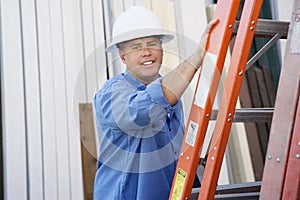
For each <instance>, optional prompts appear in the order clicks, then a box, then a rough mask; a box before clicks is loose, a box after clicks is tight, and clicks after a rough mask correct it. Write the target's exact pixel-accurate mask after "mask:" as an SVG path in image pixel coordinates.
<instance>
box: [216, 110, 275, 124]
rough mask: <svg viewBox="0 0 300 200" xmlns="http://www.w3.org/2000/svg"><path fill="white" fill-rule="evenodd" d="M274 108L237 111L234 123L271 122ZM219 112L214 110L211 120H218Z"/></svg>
mask: <svg viewBox="0 0 300 200" xmlns="http://www.w3.org/2000/svg"><path fill="white" fill-rule="evenodd" d="M273 112H274V108H240V109H236V110H235V114H234V118H233V122H245V123H250V122H252V123H254V122H264V123H265V122H271V121H272V117H273ZM217 115H218V110H213V111H212V115H211V120H216V119H217Z"/></svg>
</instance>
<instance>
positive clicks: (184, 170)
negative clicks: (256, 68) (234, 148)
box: [169, 0, 262, 200]
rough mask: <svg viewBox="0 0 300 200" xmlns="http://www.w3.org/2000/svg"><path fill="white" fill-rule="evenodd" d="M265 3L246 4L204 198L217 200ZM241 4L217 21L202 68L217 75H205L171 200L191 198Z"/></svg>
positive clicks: (230, 4)
mask: <svg viewBox="0 0 300 200" xmlns="http://www.w3.org/2000/svg"><path fill="white" fill-rule="evenodd" d="M261 4H262V0H247V1H245V5H244V9H243V13H242V17H241V22H240V26H239V29H238V33H237V37H236V42H235V46H234V49H233V56H232V60H231V63H230V68H229V72H228V76H227V79H226V82H225V86H224V89H225V90H224V92H223V97H222V102H223V103H221V106H220V110H219V113H218V117H217V122H216V127H215V131H214V133H213V138H212V143H211V144H212V145H213V150H212V151H210V153H209V155H208V158H209V159H208V162H207V164H206V167H205V171H204V176H203V181H202V185H201V188H200V194H199V199H213V198H214V194H215V190H216V184H217V180H218V176H219V171H220V167H221V164H222V160H223V155H224V151H225V147H226V144H227V139H228V135H229V131H230V127H231V124H232V119H233V115H234V111H235V105H236V101H237V97H238V94H239V88H240V85H241V82H242V78H243V76H244V71H245V68H246V62H247V59H248V54H249V51H250V46H251V44H252V39H253V35H254V30H255V28H256V22H257V19H258V15H259V12H260V7H261ZM239 5H240V1H228V0H220V1H218V4H217V7H216V11H215V15H214V18H218V19H219V20H220V23H219V24H218V25H217V27H216V28H215V29H214V30H213V31H212V33H211V35H210V39H209V43H208V47H207V51H206V56H205V59H204V62H203V67H202V70H207V72H210V73H208V74H211V77H208V81H207V80H205V79H204V77H202V76H200V77H199V80H198V84H197V89H196V91H195V94H194V100H193V104H192V108H191V112H190V115H189V118H188V123H187V129H186V132H185V136H184V140H183V143H182V147H181V152H180V157H179V160H178V164H177V168H176V173H175V176H174V180H173V185H172V189H171V193H170V198H169V199H172V200H181V199H184V200H187V199H190V195H191V190H192V185H193V182H194V177H195V174H196V170H197V167H198V163H199V155H200V150H201V148H202V145H203V141H204V138H205V135H206V130H207V126H208V122H209V120H210V116H211V112H212V105H213V102H214V97H215V94H216V91H217V88H218V84H219V80H220V76H221V74H222V69H223V64H224V58H225V54H226V52H227V48H228V44H229V41H230V37H231V34H232V29H231V28H232V25H233V24H234V20H235V17H236V14H237V10H238V8H239ZM207 85H208V87H209V89H208V90H206V89H205V86H207ZM201 96H204V97H205V100H204V101H202V100H201V99H202V98H199V97H201Z"/></svg>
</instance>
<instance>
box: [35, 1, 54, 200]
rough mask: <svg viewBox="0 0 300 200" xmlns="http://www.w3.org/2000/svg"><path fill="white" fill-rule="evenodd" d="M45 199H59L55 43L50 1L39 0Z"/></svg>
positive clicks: (37, 6) (38, 20) (38, 25)
mask: <svg viewBox="0 0 300 200" xmlns="http://www.w3.org/2000/svg"><path fill="white" fill-rule="evenodd" d="M36 10H37V32H38V49H39V66H40V83H41V85H40V88H41V112H42V117H41V118H42V119H41V120H42V135H43V140H42V142H43V162H44V181H45V182H44V193H45V199H58V169H57V164H58V163H57V154H58V150H57V143H56V124H55V115H56V113H55V112H54V110H55V109H54V108H55V93H54V87H53V86H54V69H53V54H52V52H53V49H52V48H53V46H52V35H51V25H50V22H51V19H50V12H49V10H50V8H49V3H48V1H47V2H41V1H36Z"/></svg>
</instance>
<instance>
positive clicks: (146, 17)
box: [106, 6, 174, 51]
mask: <svg viewBox="0 0 300 200" xmlns="http://www.w3.org/2000/svg"><path fill="white" fill-rule="evenodd" d="M154 35H157V36H161V40H162V43H166V42H169V41H170V40H172V39H173V38H174V35H172V34H170V33H167V32H166V31H165V30H164V29H163V27H162V25H161V22H160V20H159V18H158V16H157V15H155V14H154V13H153V12H152V11H150V10H148V9H147V8H145V7H143V6H132V7H130V8H129V9H128V10H126V11H125V12H123V13H122V14H121V15H120V16H119V17H118V18H117V19H116V21H115V23H114V27H113V33H112V41H111V43H110V44H109V46H108V47H107V49H106V51H114V50H116V49H117V47H116V44H118V43H121V42H125V41H129V40H132V39H137V38H142V37H147V36H154Z"/></svg>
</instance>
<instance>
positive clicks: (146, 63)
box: [143, 61, 153, 65]
mask: <svg viewBox="0 0 300 200" xmlns="http://www.w3.org/2000/svg"><path fill="white" fill-rule="evenodd" d="M152 63H153V61H148V62H144V63H143V65H150V64H152Z"/></svg>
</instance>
